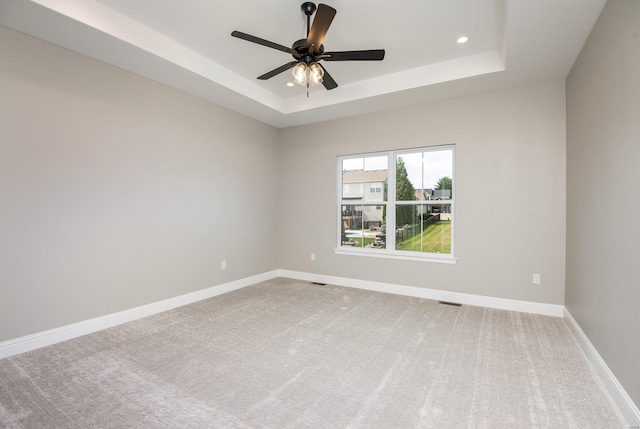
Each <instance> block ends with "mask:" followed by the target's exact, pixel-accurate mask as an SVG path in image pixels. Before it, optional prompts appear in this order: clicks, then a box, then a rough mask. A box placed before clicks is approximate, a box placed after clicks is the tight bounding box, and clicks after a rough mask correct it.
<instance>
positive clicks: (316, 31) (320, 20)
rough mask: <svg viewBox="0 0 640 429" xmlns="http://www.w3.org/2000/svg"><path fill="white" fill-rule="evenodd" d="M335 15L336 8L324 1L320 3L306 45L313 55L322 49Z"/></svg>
mask: <svg viewBox="0 0 640 429" xmlns="http://www.w3.org/2000/svg"><path fill="white" fill-rule="evenodd" d="M334 16H336V10H335V9H334V8H332V7H331V6H327V5H326V4H322V3H320V4H319V5H318V10H317V12H316V16H315V17H314V18H313V24H312V25H311V29H310V30H309V35H308V36H307V44H306V47H307V48H308V49H309V53H310V54H312V55H313V53H314V52H316V51H317V50H318V49H320V45H322V41H323V40H324V36H326V35H327V30H329V26H330V25H331V22H332V21H333V17H334Z"/></svg>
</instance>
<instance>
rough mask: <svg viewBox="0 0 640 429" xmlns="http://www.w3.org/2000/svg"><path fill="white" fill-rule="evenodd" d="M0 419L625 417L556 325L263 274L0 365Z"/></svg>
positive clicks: (566, 422)
mask: <svg viewBox="0 0 640 429" xmlns="http://www.w3.org/2000/svg"><path fill="white" fill-rule="evenodd" d="M0 427H6V428H83V429H85V428H94V427H95V428H394V429H395V428H413V427H416V428H625V427H628V426H627V425H626V424H625V421H624V420H623V417H622V415H621V414H620V412H619V411H618V410H617V409H615V408H614V406H613V405H612V402H611V399H610V397H609V396H608V394H607V393H606V391H605V390H604V387H603V386H602V384H601V382H600V381H599V380H598V379H597V376H596V375H595V372H594V371H593V369H592V368H591V366H590V365H589V363H588V362H587V360H586V358H585V356H584V354H583V353H582V351H581V349H580V348H579V346H578V343H577V342H576V341H575V339H574V338H573V337H572V335H571V332H570V331H569V328H568V327H567V325H566V324H565V322H564V320H562V319H559V318H552V317H545V316H535V315H529V314H522V313H515V312H509V311H501V310H492V309H484V308H479V307H471V306H464V307H452V306H447V305H442V304H438V303H437V302H435V301H430V300H424V299H417V298H409V297H403V296H396V295H390V294H382V293H375V292H369V291H362V290H357V289H348V288H343V287H336V286H318V285H312V284H309V283H305V282H300V281H295V280H291V279H275V280H272V281H268V282H264V283H260V284H258V285H255V286H251V287H248V288H244V289H241V290H238V291H235V292H231V293H228V294H225V295H221V296H218V297H215V298H212V299H208V300H205V301H201V302H198V303H196V304H192V305H188V306H185V307H181V308H178V309H175V310H172V311H169V312H166V313H162V314H159V315H156V316H153V317H149V318H146V319H142V320H139V321H136V322H132V323H128V324H125V325H121V326H118V327H115V328H112V329H108V330H104V331H101V332H98V333H95V334H91V335H88V336H85V337H81V338H77V339H75V340H71V341H67V342H64V343H60V344H57V345H54V346H50V347H46V348H43V349H40V350H36V351H33V352H29V353H25V354H22V355H19V356H14V357H12V358H8V359H4V360H0Z"/></svg>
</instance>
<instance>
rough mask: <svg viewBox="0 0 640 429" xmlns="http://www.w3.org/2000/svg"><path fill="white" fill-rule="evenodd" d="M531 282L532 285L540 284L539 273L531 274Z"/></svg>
mask: <svg viewBox="0 0 640 429" xmlns="http://www.w3.org/2000/svg"><path fill="white" fill-rule="evenodd" d="M533 284H534V285H539V284H540V274H534V275H533Z"/></svg>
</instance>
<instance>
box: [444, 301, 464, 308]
mask: <svg viewBox="0 0 640 429" xmlns="http://www.w3.org/2000/svg"><path fill="white" fill-rule="evenodd" d="M438 304H442V305H451V306H453V307H462V304H457V303H455V302H447V301H438Z"/></svg>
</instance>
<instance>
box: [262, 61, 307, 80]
mask: <svg viewBox="0 0 640 429" xmlns="http://www.w3.org/2000/svg"><path fill="white" fill-rule="evenodd" d="M296 64H298V62H297V61H291V62H290V63H287V64H285V65H283V66H280V67H278V68H277V69H273V70H271V71H270V72H268V73H265V74H263V75H262V76H258V79H260V80H267V79H271V78H272V77H274V76H276V75H279V74H280V73H282V72H283V71H287V70H289V69H290V68H293V66H295V65H296Z"/></svg>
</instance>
